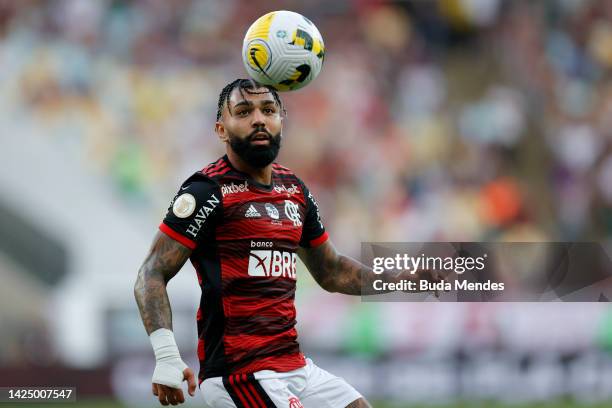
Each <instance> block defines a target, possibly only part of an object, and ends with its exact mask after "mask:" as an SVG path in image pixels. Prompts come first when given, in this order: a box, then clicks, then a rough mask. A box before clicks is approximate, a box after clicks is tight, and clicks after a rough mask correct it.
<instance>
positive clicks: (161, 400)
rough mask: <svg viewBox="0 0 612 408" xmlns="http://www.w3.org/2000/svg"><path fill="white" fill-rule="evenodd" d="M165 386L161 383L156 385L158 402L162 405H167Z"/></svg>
mask: <svg viewBox="0 0 612 408" xmlns="http://www.w3.org/2000/svg"><path fill="white" fill-rule="evenodd" d="M164 388H165V387H164V386H163V385H159V384H158V387H157V392H158V396H157V397H158V399H159V403H160V404H162V405H168V399H167V397H166V390H165V389H164Z"/></svg>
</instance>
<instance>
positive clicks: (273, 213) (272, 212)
mask: <svg viewBox="0 0 612 408" xmlns="http://www.w3.org/2000/svg"><path fill="white" fill-rule="evenodd" d="M265 207H266V212H267V213H268V217H270V218H272V219H273V220H278V218H279V216H280V215H279V213H278V208H276V207H275V206H274V205H273V204H270V203H266V205H265Z"/></svg>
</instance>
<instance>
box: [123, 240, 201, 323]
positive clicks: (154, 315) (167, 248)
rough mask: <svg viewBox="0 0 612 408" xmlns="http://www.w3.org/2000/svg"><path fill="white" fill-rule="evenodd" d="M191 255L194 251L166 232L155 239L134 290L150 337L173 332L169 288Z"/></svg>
mask: <svg viewBox="0 0 612 408" xmlns="http://www.w3.org/2000/svg"><path fill="white" fill-rule="evenodd" d="M191 252H192V251H191V249H189V248H187V247H186V246H184V245H182V244H180V243H178V242H176V241H175V240H173V239H172V238H170V237H168V236H167V235H166V234H164V233H162V232H158V233H157V235H156V236H155V239H154V240H153V245H151V249H150V251H149V254H148V255H147V258H146V259H145V261H144V263H143V264H142V266H141V267H140V270H139V271H138V278H137V279H136V285H135V286H134V296H135V297H136V302H137V303H138V309H139V310H140V317H141V318H142V321H143V323H144V326H145V329H146V330H147V334H151V333H152V332H154V331H155V330H157V329H161V328H163V329H168V330H172V310H171V309H170V301H169V299H168V293H167V292H166V285H167V283H168V281H169V280H170V279H172V278H173V277H174V275H176V274H177V273H178V271H179V270H180V269H181V267H182V266H183V264H184V263H185V261H187V259H188V258H189V256H190V255H191Z"/></svg>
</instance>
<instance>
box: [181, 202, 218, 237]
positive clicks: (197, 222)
mask: <svg viewBox="0 0 612 408" xmlns="http://www.w3.org/2000/svg"><path fill="white" fill-rule="evenodd" d="M179 198H180V197H179ZM217 205H219V198H218V197H217V196H216V195H214V194H213V195H212V196H211V197H210V199H209V200H208V201H206V203H205V204H204V205H203V206H202V207H200V210H199V211H198V212H197V213H196V215H195V217H194V218H193V222H192V223H191V224H189V227H187V232H188V233H189V234H190V235H192V236H193V237H194V238H196V237H197V236H198V232H200V229H202V225H204V223H205V222H206V219H207V218H208V216H209V215H210V213H212V212H213V210H214V209H215V208H216V207H217Z"/></svg>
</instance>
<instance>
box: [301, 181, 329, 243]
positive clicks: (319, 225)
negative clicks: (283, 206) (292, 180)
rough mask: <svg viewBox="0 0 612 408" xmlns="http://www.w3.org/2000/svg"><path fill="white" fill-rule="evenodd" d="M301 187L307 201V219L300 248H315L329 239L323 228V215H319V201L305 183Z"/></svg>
mask: <svg viewBox="0 0 612 408" xmlns="http://www.w3.org/2000/svg"><path fill="white" fill-rule="evenodd" d="M301 185H302V189H303V191H304V199H305V201H306V217H305V221H304V226H303V227H302V237H301V239H300V246H302V247H305V248H314V247H317V246H319V245H321V244H322V243H324V242H325V241H327V239H328V238H329V237H328V235H327V232H326V231H325V227H324V226H323V221H321V214H320V213H319V205H318V204H317V201H316V200H315V198H314V197H313V195H312V193H311V192H310V190H308V188H307V187H306V185H305V184H304V183H303V182H302V183H301Z"/></svg>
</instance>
